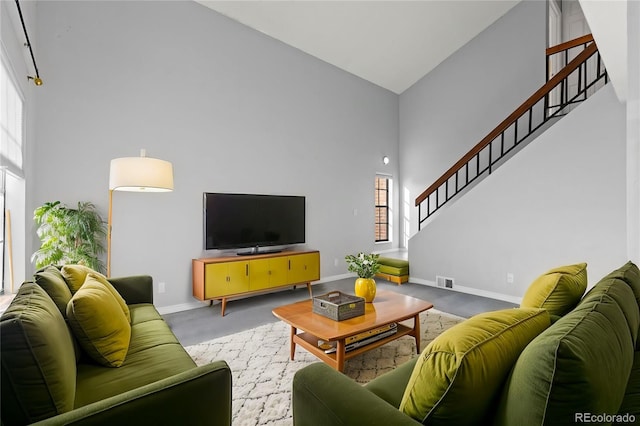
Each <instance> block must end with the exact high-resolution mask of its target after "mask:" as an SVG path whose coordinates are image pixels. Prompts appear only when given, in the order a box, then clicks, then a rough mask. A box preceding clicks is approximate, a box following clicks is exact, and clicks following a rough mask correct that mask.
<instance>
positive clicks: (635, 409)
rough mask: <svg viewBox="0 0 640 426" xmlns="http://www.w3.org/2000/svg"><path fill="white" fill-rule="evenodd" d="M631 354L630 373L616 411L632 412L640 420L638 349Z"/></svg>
mask: <svg viewBox="0 0 640 426" xmlns="http://www.w3.org/2000/svg"><path fill="white" fill-rule="evenodd" d="M633 356H634V360H633V366H632V367H631V374H629V382H628V383H627V388H626V389H625V392H624V399H623V400H622V405H620V409H619V410H618V413H619V414H622V415H624V414H632V415H634V416H635V417H636V420H640V351H636V352H635V353H634V354H633ZM621 423H622V422H621ZM627 423H629V422H627Z"/></svg>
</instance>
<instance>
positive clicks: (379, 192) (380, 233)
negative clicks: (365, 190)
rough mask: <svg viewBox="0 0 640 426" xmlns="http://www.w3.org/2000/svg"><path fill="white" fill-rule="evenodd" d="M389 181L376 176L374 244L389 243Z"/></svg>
mask: <svg viewBox="0 0 640 426" xmlns="http://www.w3.org/2000/svg"><path fill="white" fill-rule="evenodd" d="M390 182H391V179H389V178H388V177H386V176H376V184H375V191H376V200H375V203H376V207H375V208H376V212H375V221H376V222H375V234H376V242H379V241H389V217H390V214H389V190H390V186H391V184H390Z"/></svg>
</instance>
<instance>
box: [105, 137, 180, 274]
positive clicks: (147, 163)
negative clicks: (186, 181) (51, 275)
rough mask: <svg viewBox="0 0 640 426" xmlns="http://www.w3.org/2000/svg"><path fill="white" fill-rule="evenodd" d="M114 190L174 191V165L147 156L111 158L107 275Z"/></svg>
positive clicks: (109, 272)
mask: <svg viewBox="0 0 640 426" xmlns="http://www.w3.org/2000/svg"><path fill="white" fill-rule="evenodd" d="M113 191H129V192H169V191H173V166H172V165H171V163H170V162H168V161H164V160H158V159H157V158H150V157H147V156H146V152H145V150H144V149H141V150H140V157H123V158H115V159H113V160H111V166H110V169H109V218H108V230H107V276H108V277H110V276H111V222H112V206H113Z"/></svg>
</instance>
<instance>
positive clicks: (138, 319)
mask: <svg viewBox="0 0 640 426" xmlns="http://www.w3.org/2000/svg"><path fill="white" fill-rule="evenodd" d="M130 308H131V317H132V319H133V321H132V326H131V343H130V347H129V352H128V353H127V358H126V359H125V361H124V363H123V364H122V366H120V367H119V368H104V367H101V366H99V365H96V364H90V363H81V364H79V365H78V391H77V392H76V407H78V406H83V405H86V404H90V403H92V402H95V401H99V400H102V399H104V398H108V397H110V396H114V395H118V394H120V393H122V392H126V391H128V390H131V389H135V388H137V387H140V386H143V385H146V384H149V383H153V382H155V381H157V380H160V379H164V378H166V377H169V376H172V375H174V374H178V373H180V372H182V371H187V370H189V369H191V368H193V367H195V363H194V362H193V360H192V359H191V357H190V356H189V354H188V353H187V352H186V351H185V350H184V349H183V348H182V346H181V345H180V343H179V342H178V339H177V338H176V337H175V335H174V334H173V332H172V331H171V329H170V328H169V326H168V325H167V323H166V322H165V321H164V320H162V317H161V316H160V314H158V311H157V310H156V309H155V308H154V307H153V305H147V304H140V305H132V306H130ZM153 312H155V314H153Z"/></svg>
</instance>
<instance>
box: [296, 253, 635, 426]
mask: <svg viewBox="0 0 640 426" xmlns="http://www.w3.org/2000/svg"><path fill="white" fill-rule="evenodd" d="M585 288H586V265H585V264H578V265H572V266H571V267H568V268H564V269H563V268H560V269H556V270H552V271H549V272H548V273H547V274H544V275H543V276H541V277H540V278H539V279H538V280H537V281H536V282H534V284H532V286H531V287H530V291H528V292H527V294H526V297H525V298H523V305H521V307H520V308H514V309H511V310H504V311H496V312H495V313H486V314H481V315H480V316H477V318H476V317H472V318H470V319H469V320H466V321H464V322H462V323H460V324H458V325H456V326H454V327H453V328H451V329H449V330H447V331H445V332H444V333H442V334H441V335H440V336H438V338H437V339H436V340H434V341H433V342H432V343H431V344H430V345H429V346H428V347H427V348H425V350H424V351H423V353H422V354H421V355H420V357H418V358H415V359H413V360H411V361H409V362H407V363H405V364H403V365H401V366H399V367H397V368H396V369H395V370H393V371H391V372H389V373H386V374H384V375H382V376H380V377H378V378H376V379H374V380H373V381H371V382H369V383H368V384H366V385H364V386H361V385H359V384H357V383H356V382H354V381H353V380H351V379H349V378H348V377H346V376H344V375H343V374H341V373H338V372H337V371H335V370H333V369H332V368H330V367H328V366H327V365H325V364H324V363H314V364H311V365H309V366H307V367H305V368H303V369H301V370H299V371H298V372H297V373H296V374H295V376H294V380H293V396H292V398H293V418H294V425H296V426H303V425H314V426H318V425H327V426H328V425H331V426H335V425H353V424H366V425H394V426H400V425H416V424H421V423H422V424H427V425H464V424H469V425H475V424H495V425H505V426H511V425H518V426H529V425H532V426H533V425H536V426H538V425H570V424H571V425H574V424H577V423H596V424H640V339H639V331H640V271H639V270H638V267H637V266H636V265H635V264H633V263H631V262H629V263H627V264H625V265H624V266H622V267H621V268H619V269H617V270H615V271H613V272H612V273H610V274H609V275H607V276H606V277H604V278H603V279H602V280H600V281H599V282H598V283H597V284H596V285H595V286H593V287H592V288H591V289H590V290H589V291H588V292H587V293H586V295H584V297H582V294H583V293H584V291H585ZM531 304H533V305H534V306H531ZM526 305H529V306H526ZM539 311H544V313H543V314H541V313H540V312H539ZM541 315H543V316H541ZM506 317H512V318H513V319H511V320H508V321H507V320H505V318H506ZM532 317H538V319H537V320H536V323H535V328H534V327H531V326H530V325H527V324H522V319H523V318H525V319H526V320H527V321H529V320H530V318H532ZM545 321H546V324H545ZM514 327H519V328H514ZM525 334H528V336H525ZM530 336H532V338H531V339H530V340H529V341H528V340H527V339H529V337H530ZM525 337H526V338H525ZM513 340H520V342H519V343H515V344H514V343H513ZM527 342H528V343H527ZM498 362H499V363H502V365H501V364H499V363H498ZM421 375H424V376H426V380H425V381H423V382H422V383H421V384H420V386H422V387H420V386H418V385H416V382H417V381H419V380H420V379H421V378H422V379H424V378H425V377H421ZM430 398H431V400H430ZM421 404H422V406H421ZM425 404H426V405H425ZM407 407H409V408H410V409H408V408H407ZM415 407H417V410H413V409H414V408H415ZM420 409H422V410H423V411H422V412H421V414H415V413H413V412H412V410H413V411H417V412H420Z"/></svg>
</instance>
